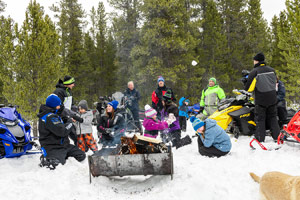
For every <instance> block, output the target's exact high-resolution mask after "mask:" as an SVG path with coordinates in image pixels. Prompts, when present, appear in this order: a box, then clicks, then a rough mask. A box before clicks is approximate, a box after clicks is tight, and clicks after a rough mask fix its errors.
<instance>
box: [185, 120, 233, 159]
mask: <svg viewBox="0 0 300 200" xmlns="http://www.w3.org/2000/svg"><path fill="white" fill-rule="evenodd" d="M190 121H191V122H192V125H193V128H194V130H195V131H196V134H197V136H198V151H199V153H200V154H201V155H203V156H208V157H221V156H224V155H226V154H228V153H229V151H230V150H231V141H230V137H229V136H228V135H227V133H226V132H225V131H224V130H223V129H222V128H221V127H220V126H219V125H218V124H217V122H216V120H214V119H206V120H205V121H204V122H203V121H201V120H200V119H198V118H196V117H194V116H192V117H191V118H190Z"/></svg>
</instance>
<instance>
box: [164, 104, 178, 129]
mask: <svg viewBox="0 0 300 200" xmlns="http://www.w3.org/2000/svg"><path fill="white" fill-rule="evenodd" d="M169 113H173V114H174V116H175V117H176V121H175V122H173V123H172V124H170V126H169V132H172V131H176V130H180V125H179V116H178V113H179V110H178V107H177V106H176V105H175V104H171V105H170V106H168V107H167V108H166V111H165V109H163V110H162V111H161V120H163V121H166V120H167V119H168V116H169Z"/></svg>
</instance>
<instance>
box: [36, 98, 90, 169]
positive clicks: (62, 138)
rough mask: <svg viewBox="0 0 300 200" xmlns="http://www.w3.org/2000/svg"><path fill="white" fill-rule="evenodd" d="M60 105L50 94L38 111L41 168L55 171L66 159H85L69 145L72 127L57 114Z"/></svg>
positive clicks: (67, 118)
mask: <svg viewBox="0 0 300 200" xmlns="http://www.w3.org/2000/svg"><path fill="white" fill-rule="evenodd" d="M60 105H61V101H60V98H59V97H58V96H57V95H55V94H51V95H49V96H48V97H47V99H46V104H45V105H41V107H40V110H39V114H38V118H39V135H40V137H39V142H40V144H41V147H42V150H43V155H42V156H41V163H40V166H41V167H44V166H46V167H48V168H50V169H55V168H56V166H57V165H58V164H65V162H66V159H67V158H68V157H74V158H75V159H76V160H78V161H83V160H84V159H85V153H84V152H83V151H81V150H80V149H79V148H78V147H77V146H75V145H72V144H70V140H69V138H68V135H69V134H70V132H71V129H72V126H73V124H72V120H71V118H69V117H66V116H60V115H58V114H57V111H58V110H59V109H60Z"/></svg>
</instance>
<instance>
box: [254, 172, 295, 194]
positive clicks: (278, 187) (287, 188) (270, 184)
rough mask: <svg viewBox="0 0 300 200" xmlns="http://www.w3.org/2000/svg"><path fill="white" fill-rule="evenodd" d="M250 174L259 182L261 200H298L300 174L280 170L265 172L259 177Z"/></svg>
mask: <svg viewBox="0 0 300 200" xmlns="http://www.w3.org/2000/svg"><path fill="white" fill-rule="evenodd" d="M250 176H251V177H252V178H253V179H254V181H256V182H258V183H260V188H259V190H260V195H261V199H262V200H300V176H290V175H287V174H284V173H281V172H267V173H265V174H264V175H263V176H262V177H261V178H260V177H258V176H257V175H255V174H254V173H250Z"/></svg>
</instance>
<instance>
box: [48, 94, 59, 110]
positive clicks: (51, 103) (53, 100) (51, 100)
mask: <svg viewBox="0 0 300 200" xmlns="http://www.w3.org/2000/svg"><path fill="white" fill-rule="evenodd" d="M60 104H61V100H60V98H59V97H58V96H57V95H56V94H50V95H49V96H48V97H47V99H46V106H48V107H51V108H55V107H56V106H59V105H60Z"/></svg>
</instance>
